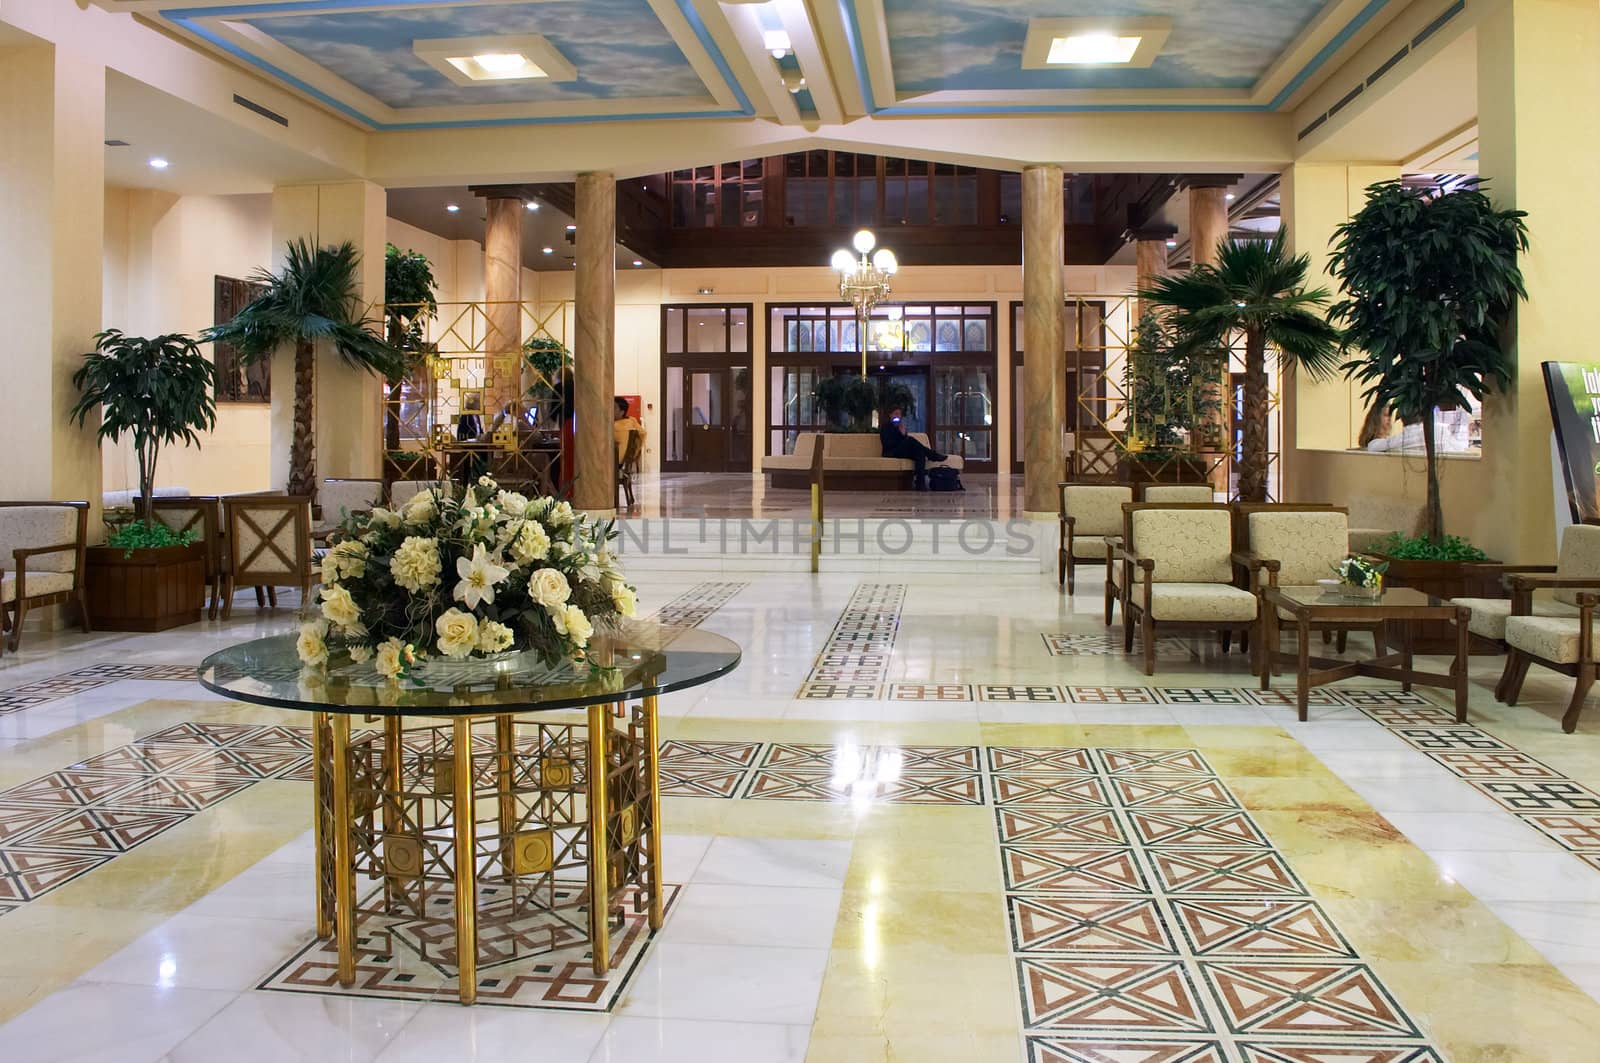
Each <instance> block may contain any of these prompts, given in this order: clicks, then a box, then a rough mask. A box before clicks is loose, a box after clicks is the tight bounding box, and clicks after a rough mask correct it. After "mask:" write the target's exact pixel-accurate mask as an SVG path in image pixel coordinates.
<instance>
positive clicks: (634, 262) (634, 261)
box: [633, 258, 644, 266]
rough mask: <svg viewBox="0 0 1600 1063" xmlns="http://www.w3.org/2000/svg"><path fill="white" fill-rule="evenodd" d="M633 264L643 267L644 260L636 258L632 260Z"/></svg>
mask: <svg viewBox="0 0 1600 1063" xmlns="http://www.w3.org/2000/svg"><path fill="white" fill-rule="evenodd" d="M633 264H634V265H635V266H642V265H644V260H643V259H638V258H636V259H634V260H633Z"/></svg>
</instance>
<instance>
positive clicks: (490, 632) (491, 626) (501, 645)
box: [478, 620, 515, 653]
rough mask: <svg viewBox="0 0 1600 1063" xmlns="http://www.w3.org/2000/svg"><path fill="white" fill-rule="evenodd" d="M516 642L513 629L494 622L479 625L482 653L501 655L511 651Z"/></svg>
mask: <svg viewBox="0 0 1600 1063" xmlns="http://www.w3.org/2000/svg"><path fill="white" fill-rule="evenodd" d="M513 641H515V640H514V636H513V635H512V634H511V629H510V628H508V627H506V626H505V625H504V624H502V623H499V622H498V621H494V620H485V621H484V622H483V623H481V624H479V625H478V649H479V651H480V652H482V653H499V652H500V651H501V650H509V649H510V648H511V644H512V642H513Z"/></svg>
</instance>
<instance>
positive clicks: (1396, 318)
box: [1328, 179, 1528, 546]
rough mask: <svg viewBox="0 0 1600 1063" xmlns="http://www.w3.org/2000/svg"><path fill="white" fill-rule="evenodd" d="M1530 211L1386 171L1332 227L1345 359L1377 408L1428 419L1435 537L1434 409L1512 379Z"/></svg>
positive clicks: (1439, 528)
mask: <svg viewBox="0 0 1600 1063" xmlns="http://www.w3.org/2000/svg"><path fill="white" fill-rule="evenodd" d="M1525 216H1526V215H1525V213H1524V212H1523V211H1520V210H1498V209H1496V207H1495V206H1494V204H1493V202H1491V200H1490V199H1489V196H1488V195H1487V194H1486V193H1485V192H1484V191H1483V182H1481V181H1478V180H1476V179H1472V180H1468V181H1466V182H1464V183H1462V184H1461V185H1459V186H1457V187H1456V188H1454V189H1453V190H1448V191H1447V190H1446V189H1445V188H1444V187H1442V186H1434V185H1430V186H1426V187H1419V186H1416V185H1408V184H1406V183H1404V182H1402V181H1398V180H1396V181H1381V182H1379V183H1377V184H1374V185H1371V186H1369V187H1368V188H1367V202H1366V205H1365V206H1363V207H1362V208H1361V210H1359V211H1358V212H1357V213H1356V215H1355V216H1354V217H1352V218H1351V219H1350V220H1349V221H1347V222H1345V223H1344V224H1343V225H1341V226H1339V228H1338V229H1336V230H1335V231H1334V238H1335V241H1336V242H1335V245H1334V250H1333V253H1332V254H1331V255H1330V256H1329V258H1328V266H1329V269H1330V270H1331V271H1332V273H1333V275H1334V276H1335V277H1337V278H1338V279H1339V284H1340V287H1341V289H1342V290H1343V294H1344V298H1343V299H1342V300H1341V301H1340V302H1339V303H1337V304H1336V305H1335V306H1334V307H1333V308H1332V310H1331V311H1330V314H1329V316H1330V317H1331V318H1332V319H1333V320H1335V321H1338V322H1341V323H1342V324H1343V325H1344V345H1345V349H1346V350H1347V351H1356V352H1359V353H1358V354H1357V356H1355V357H1353V358H1352V359H1351V360H1350V361H1348V362H1346V363H1345V364H1344V367H1343V368H1344V371H1345V374H1346V375H1347V376H1349V377H1350V378H1351V379H1353V380H1357V381H1360V382H1361V383H1363V384H1365V385H1367V387H1366V391H1365V392H1364V393H1363V394H1364V395H1365V396H1366V398H1367V399H1368V401H1369V403H1370V404H1372V405H1374V406H1388V407H1391V408H1393V410H1394V411H1395V413H1396V414H1398V415H1399V417H1400V418H1401V419H1402V420H1404V421H1406V422H1407V423H1408V424H1409V423H1418V422H1420V423H1421V425H1422V441H1423V448H1424V451H1425V454H1426V461H1427V466H1428V502H1427V535H1428V539H1429V541H1430V542H1432V543H1433V544H1434V545H1436V546H1442V545H1443V544H1444V542H1445V534H1444V514H1443V510H1442V508H1441V506H1440V501H1439V469H1438V452H1437V450H1436V440H1435V438H1434V420H1433V418H1434V410H1435V409H1437V408H1439V407H1449V406H1454V405H1456V404H1458V403H1464V402H1465V401H1466V399H1467V397H1468V396H1471V397H1472V398H1473V399H1477V400H1481V399H1482V398H1483V396H1484V394H1485V393H1486V392H1488V391H1491V390H1503V389H1505V388H1506V387H1507V386H1508V384H1509V383H1510V380H1511V370H1512V363H1511V359H1510V357H1509V355H1508V354H1507V353H1506V346H1505V333H1506V324H1507V321H1508V320H1509V318H1510V315H1511V310H1512V308H1513V307H1514V306H1515V305H1516V303H1517V301H1518V300H1520V299H1526V298H1527V290H1526V289H1525V288H1524V287H1523V283H1522V270H1521V269H1520V268H1519V267H1518V266H1517V254H1518V252H1520V251H1524V250H1526V249H1527V246H1528V232H1527V226H1526V225H1525V224H1524V223H1523V221H1522V219H1523V218H1524V217H1525Z"/></svg>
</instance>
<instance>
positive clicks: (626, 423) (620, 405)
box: [611, 395, 644, 457]
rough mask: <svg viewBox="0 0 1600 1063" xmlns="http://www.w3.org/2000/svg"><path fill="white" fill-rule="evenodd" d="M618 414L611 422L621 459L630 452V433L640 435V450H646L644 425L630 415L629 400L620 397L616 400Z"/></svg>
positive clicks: (612, 432)
mask: <svg viewBox="0 0 1600 1063" xmlns="http://www.w3.org/2000/svg"><path fill="white" fill-rule="evenodd" d="M613 401H614V402H615V403H616V404H617V412H616V414H615V416H614V417H613V419H612V421H611V435H612V438H613V439H615V440H616V443H617V456H618V457H621V456H622V455H623V454H625V453H626V452H627V450H628V433H629V432H638V433H639V449H640V450H641V451H642V450H643V449H644V425H642V424H640V423H639V418H637V417H633V416H630V415H629V413H628V400H627V399H625V398H623V397H622V396H620V395H618V396H617V397H616V398H615V399H614V400H613Z"/></svg>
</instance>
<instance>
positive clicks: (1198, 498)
mask: <svg viewBox="0 0 1600 1063" xmlns="http://www.w3.org/2000/svg"><path fill="white" fill-rule="evenodd" d="M1139 500H1140V501H1141V502H1215V501H1216V500H1217V496H1216V493H1215V492H1213V491H1212V490H1211V485H1210V484H1145V486H1144V491H1143V492H1142V493H1141V494H1140V496H1139Z"/></svg>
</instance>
